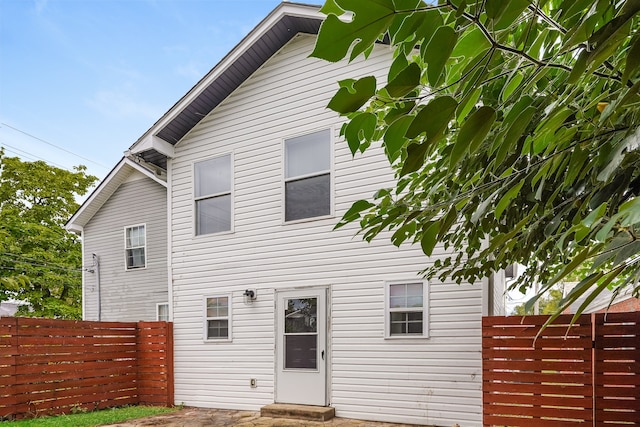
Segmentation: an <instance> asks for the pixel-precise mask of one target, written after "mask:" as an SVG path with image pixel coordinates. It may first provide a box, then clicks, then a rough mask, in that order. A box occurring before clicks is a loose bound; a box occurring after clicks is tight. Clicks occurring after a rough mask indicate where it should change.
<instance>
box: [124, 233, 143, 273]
mask: <svg viewBox="0 0 640 427" xmlns="http://www.w3.org/2000/svg"><path fill="white" fill-rule="evenodd" d="M135 227H144V246H134V247H130V248H129V247H127V230H128V229H130V228H135ZM139 248H143V249H144V266H142V267H129V265H128V264H127V256H128V253H127V251H128V250H129V249H139ZM147 255H148V252H147V224H146V223H143V224H134V225H127V226H125V227H124V269H125V271H135V270H144V269H146V268H147V259H148V256H147Z"/></svg>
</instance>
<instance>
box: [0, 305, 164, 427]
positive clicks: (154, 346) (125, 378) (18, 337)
mask: <svg viewBox="0 0 640 427" xmlns="http://www.w3.org/2000/svg"><path fill="white" fill-rule="evenodd" d="M173 403H174V397H173V324H171V323H168V322H137V323H136V322H90V321H70V320H54V319H33V318H16V317H3V318H0V420H2V419H18V418H25V417H30V416H41V415H49V414H63V413H69V412H72V411H73V410H76V409H86V410H93V409H103V408H108V407H114V406H123V405H131V404H148V405H162V406H171V405H173Z"/></svg>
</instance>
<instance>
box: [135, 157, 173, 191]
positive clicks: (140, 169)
mask: <svg viewBox="0 0 640 427" xmlns="http://www.w3.org/2000/svg"><path fill="white" fill-rule="evenodd" d="M171 148H173V147H171ZM124 161H125V164H127V165H128V166H131V167H132V168H133V169H135V170H137V171H138V172H140V173H141V174H143V175H144V176H146V177H147V178H150V179H152V180H153V181H155V182H157V183H158V184H160V185H162V186H163V187H164V188H167V183H166V181H164V180H162V179H160V178H158V176H157V175H156V174H155V173H153V171H150V170H149V169H147V168H145V167H144V166H142V165H140V164H138V163H136V162H134V161H133V160H131V159H130V158H128V157H125V158H124Z"/></svg>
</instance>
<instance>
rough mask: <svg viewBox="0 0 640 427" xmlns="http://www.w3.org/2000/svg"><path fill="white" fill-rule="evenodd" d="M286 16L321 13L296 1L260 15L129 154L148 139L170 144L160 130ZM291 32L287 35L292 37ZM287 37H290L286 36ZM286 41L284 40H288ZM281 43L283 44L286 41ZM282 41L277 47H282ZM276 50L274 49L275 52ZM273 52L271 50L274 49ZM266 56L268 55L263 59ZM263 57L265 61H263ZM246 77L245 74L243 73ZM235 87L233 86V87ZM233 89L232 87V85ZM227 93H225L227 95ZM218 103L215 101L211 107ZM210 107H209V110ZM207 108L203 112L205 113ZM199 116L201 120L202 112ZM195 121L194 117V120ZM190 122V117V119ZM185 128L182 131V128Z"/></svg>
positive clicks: (144, 145) (317, 16)
mask: <svg viewBox="0 0 640 427" xmlns="http://www.w3.org/2000/svg"><path fill="white" fill-rule="evenodd" d="M287 18H307V19H313V20H317V21H318V22H322V20H323V19H324V15H323V14H321V13H320V12H319V6H315V5H307V4H300V3H286V2H283V3H280V4H279V5H278V6H277V7H276V8H275V9H274V10H273V11H272V12H271V13H270V14H269V15H268V16H267V17H266V18H264V19H263V20H262V21H261V22H260V23H259V24H258V25H257V26H256V27H255V28H254V29H253V30H252V31H251V32H250V33H249V34H247V35H246V36H245V37H244V38H243V39H242V40H241V41H240V42H239V43H238V44H237V45H236V46H235V47H234V48H233V49H232V50H231V51H230V52H229V53H228V54H227V55H226V56H225V57H224V58H222V60H221V61H220V62H218V64H217V65H216V66H215V67H214V68H213V69H211V71H209V73H207V74H206V75H205V76H204V77H203V78H202V79H201V80H200V81H199V82H198V83H196V85H195V86H194V87H193V88H192V89H191V90H189V92H187V93H186V94H185V95H184V96H183V97H182V98H181V99H180V100H179V101H178V102H177V103H176V104H174V105H173V106H172V107H171V108H170V109H169V111H167V112H166V113H165V114H164V115H163V116H162V117H161V118H160V119H159V120H158V121H157V122H156V123H155V124H154V125H153V126H152V127H151V128H150V129H149V130H147V131H146V132H145V133H144V134H143V135H142V136H141V137H140V138H139V139H138V140H137V141H136V142H135V143H134V144H133V145H132V146H131V147H130V148H129V151H130V152H131V153H134V154H137V153H142V152H144V151H147V152H148V151H150V150H149V149H148V147H147V146H148V145H149V140H150V139H154V138H157V139H160V140H162V141H165V142H166V143H168V144H170V145H174V144H176V143H177V142H178V140H179V139H177V140H171V139H172V138H168V137H166V136H165V137H164V138H163V137H162V136H160V135H162V132H163V131H164V130H165V129H166V128H167V126H169V125H170V124H171V123H172V122H173V121H174V120H175V119H176V118H177V117H178V116H179V115H180V114H181V113H182V112H183V111H185V110H186V109H187V108H188V107H190V106H191V105H192V104H193V103H194V102H196V101H197V100H198V97H199V96H201V95H202V94H203V92H204V91H205V90H207V88H209V87H210V86H211V85H212V84H213V83H214V82H216V80H217V79H219V78H220V77H221V76H222V75H223V73H224V72H225V71H227V70H228V69H229V68H230V67H232V66H233V65H234V64H235V63H236V62H237V61H238V60H239V59H240V58H242V56H243V55H245V54H246V53H247V52H248V51H249V50H250V48H251V47H252V46H254V44H255V43H256V42H257V41H259V40H260V39H261V38H263V37H265V36H267V35H268V33H269V31H271V30H272V29H273V28H274V27H275V26H276V24H278V23H280V22H281V21H283V20H284V19H287ZM293 35H294V34H292V35H291V37H293ZM288 40H290V38H289V39H288ZM288 40H287V41H286V42H288ZM286 42H285V43H286ZM285 43H282V45H280V46H279V48H280V47H282V46H283V45H284V44H285ZM277 50H278V49H276V50H275V51H277ZM275 51H274V52H275ZM266 59H268V58H266ZM266 59H265V60H266ZM246 77H248V76H246ZM236 87H237V86H236ZM234 90H235V88H234ZM227 96H228V95H227ZM218 104H219V102H218V103H215V104H214V106H213V108H215V106H217V105H218ZM213 108H211V110H213ZM211 110H209V111H205V112H206V114H208V113H209V112H210V111H211ZM205 112H203V114H200V115H199V119H198V121H199V120H201V119H202V118H203V117H204V115H206V114H204V113H205ZM194 120H195V119H194ZM192 121H193V120H192ZM195 124H197V122H195V123H190V124H188V125H186V126H184V128H183V129H182V130H184V132H180V133H182V136H184V135H185V134H186V133H187V132H188V130H190V129H191V128H193V126H195ZM185 129H186V130H185ZM182 136H180V138H181V137H182ZM153 151H154V152H157V153H160V154H162V155H163V156H164V157H168V156H167V154H165V153H161V152H160V151H157V150H153Z"/></svg>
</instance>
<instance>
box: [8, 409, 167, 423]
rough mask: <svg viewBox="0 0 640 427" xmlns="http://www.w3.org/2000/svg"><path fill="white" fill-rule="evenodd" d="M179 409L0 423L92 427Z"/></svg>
mask: <svg viewBox="0 0 640 427" xmlns="http://www.w3.org/2000/svg"><path fill="white" fill-rule="evenodd" d="M178 409H179V408H162V407H156V406H127V407H124V408H113V409H104V410H102V411H95V412H86V413H79V414H70V415H58V416H55V417H42V418H33V419H30V420H19V421H6V422H0V426H2V427H92V426H100V425H105V424H115V423H121V422H124V421H127V420H134V419H136V418H142V417H148V416H150V415H157V414H165V413H167V412H174V411H177V410H178Z"/></svg>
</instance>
